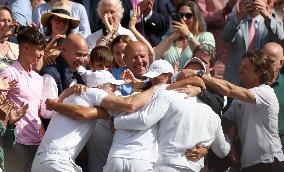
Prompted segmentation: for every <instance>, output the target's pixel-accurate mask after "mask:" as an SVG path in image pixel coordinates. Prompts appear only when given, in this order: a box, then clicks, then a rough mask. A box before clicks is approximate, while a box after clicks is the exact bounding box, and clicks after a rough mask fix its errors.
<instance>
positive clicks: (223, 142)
mask: <svg viewBox="0 0 284 172" xmlns="http://www.w3.org/2000/svg"><path fill="white" fill-rule="evenodd" d="M211 149H212V151H213V152H214V153H215V154H216V155H217V156H218V157H220V158H224V157H225V156H227V155H228V153H229V152H230V149H231V145H230V139H229V137H228V136H224V133H223V129H222V127H221V123H219V124H218V129H217V131H216V133H215V139H214V141H213V143H212V144H211Z"/></svg>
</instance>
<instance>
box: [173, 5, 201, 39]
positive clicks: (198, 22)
mask: <svg viewBox="0 0 284 172" xmlns="http://www.w3.org/2000/svg"><path fill="white" fill-rule="evenodd" d="M183 6H188V7H189V8H190V10H191V11H192V13H193V15H194V21H195V22H194V27H193V30H192V31H191V32H192V34H193V35H198V34H199V33H201V32H205V31H206V29H205V20H204V17H203V15H202V14H201V12H200V10H199V7H198V6H197V5H196V4H195V3H194V2H192V1H183V2H182V3H180V4H179V5H178V6H177V8H176V12H177V13H178V12H179V10H180V8H181V7H183Z"/></svg>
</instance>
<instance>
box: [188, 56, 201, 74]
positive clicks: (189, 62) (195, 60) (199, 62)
mask: <svg viewBox="0 0 284 172" xmlns="http://www.w3.org/2000/svg"><path fill="white" fill-rule="evenodd" d="M191 63H198V64H201V66H202V67H203V70H204V71H205V72H206V66H205V64H204V63H203V61H201V60H200V59H199V58H198V57H193V58H192V59H190V60H188V61H187V62H186V63H185V65H184V66H183V68H185V67H186V66H187V65H188V64H191Z"/></svg>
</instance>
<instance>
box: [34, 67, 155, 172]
mask: <svg viewBox="0 0 284 172" xmlns="http://www.w3.org/2000/svg"><path fill="white" fill-rule="evenodd" d="M122 83H123V82H122V81H118V80H115V79H114V78H113V76H112V75H111V73H109V72H107V71H97V72H94V73H92V74H91V75H90V76H89V77H88V80H87V86H88V87H89V88H88V89H87V91H86V92H85V93H84V94H82V95H80V96H75V95H71V96H70V97H68V98H66V99H65V100H64V103H66V104H67V108H66V107H60V106H59V105H60V104H59V103H57V102H52V103H50V104H49V108H50V109H51V110H58V109H60V110H61V111H65V116H64V115H63V114H62V113H56V114H55V115H54V116H53V118H52V119H51V121H50V124H49V127H48V129H47V131H46V133H45V136H44V138H43V140H42V142H41V144H40V146H39V148H38V151H37V153H36V157H35V159H34V162H33V166H32V171H33V172H38V171H42V172H45V171H46V172H47V171H72V172H73V171H74V172H77V171H82V170H81V168H80V167H79V166H77V165H76V164H75V158H76V157H77V155H78V154H79V152H80V151H81V150H82V148H83V147H84V145H85V143H86V142H87V140H88V137H89V136H90V134H91V132H92V128H93V126H94V125H95V122H96V121H95V120H93V119H96V118H107V117H108V114H107V113H106V111H100V109H96V110H93V111H89V112H88V113H87V114H85V116H77V115H78V113H76V110H72V111H70V108H68V106H73V105H72V104H76V105H81V106H82V107H83V106H86V107H93V106H101V107H103V108H109V109H112V110H114V109H116V110H121V111H126V112H132V111H134V110H137V109H139V108H140V107H142V106H143V105H144V104H145V103H146V102H147V101H148V100H149V99H150V97H151V95H152V93H153V91H154V90H153V89H152V90H151V89H150V90H148V91H146V92H144V93H141V94H140V95H138V96H139V99H138V97H137V96H130V97H127V98H120V97H117V96H114V95H113V93H114V91H115V85H121V84H122ZM114 84H115V85H114ZM93 87H96V88H93ZM99 88H100V89H99ZM141 98H143V100H141ZM147 99H148V100H147ZM130 101H131V103H130ZM137 102H138V103H137ZM133 105H135V106H136V107H135V108H133ZM78 108H80V106H79V107H78ZM66 112H67V113H66ZM71 112H72V113H71ZM97 112H100V113H97ZM98 114H99V115H98ZM70 117H71V118H73V119H71V118H70ZM76 119H77V120H76ZM87 119H89V120H87Z"/></svg>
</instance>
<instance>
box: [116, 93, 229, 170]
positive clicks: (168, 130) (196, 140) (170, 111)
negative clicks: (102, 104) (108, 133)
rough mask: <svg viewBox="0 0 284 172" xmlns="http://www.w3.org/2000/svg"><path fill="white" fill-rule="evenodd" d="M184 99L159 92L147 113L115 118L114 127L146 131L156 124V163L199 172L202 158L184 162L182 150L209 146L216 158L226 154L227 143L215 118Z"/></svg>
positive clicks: (201, 105) (206, 109) (193, 101)
mask: <svg viewBox="0 0 284 172" xmlns="http://www.w3.org/2000/svg"><path fill="white" fill-rule="evenodd" d="M185 96H186V95H185V94H181V93H176V92H174V91H167V90H165V91H161V92H160V93H159V94H158V95H157V96H156V97H154V98H153V99H152V100H151V104H152V106H153V107H152V108H151V111H149V113H147V114H139V113H135V114H134V115H128V116H123V117H119V118H116V119H115V121H114V124H115V127H116V128H124V129H127V128H128V129H146V128H148V127H150V126H153V125H154V124H156V123H157V122H158V121H159V130H158V135H157V136H158V147H159V160H158V163H160V164H171V165H174V166H179V167H182V168H186V169H191V170H194V171H200V169H201V168H202V167H203V159H201V160H199V161H198V162H192V161H188V160H187V159H186V157H185V155H184V154H185V152H186V149H191V148H193V147H195V145H196V144H203V145H205V146H210V145H211V147H212V150H213V151H214V152H215V153H216V154H217V155H218V156H220V157H224V156H226V155H227V154H228V153H229V151H230V144H229V143H228V142H227V141H226V140H225V137H224V134H223V130H222V127H221V120H220V118H219V116H218V115H217V114H215V113H214V112H213V110H212V109H211V108H210V107H209V106H208V105H206V104H204V103H203V102H201V101H200V100H199V99H198V98H196V97H191V98H188V99H184V97H185ZM155 126H157V125H155Z"/></svg>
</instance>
